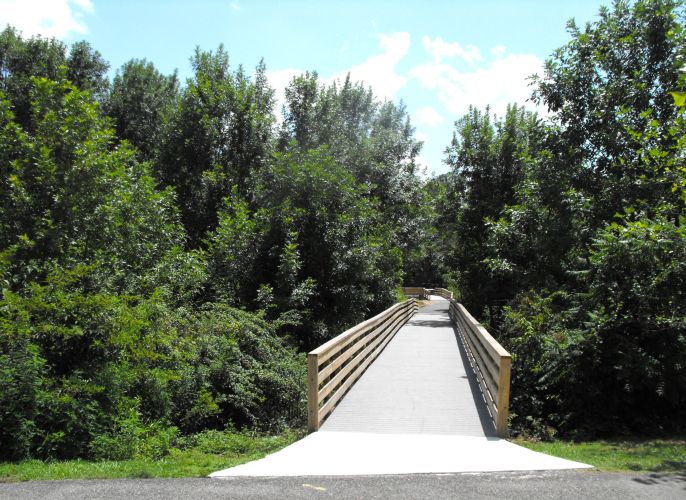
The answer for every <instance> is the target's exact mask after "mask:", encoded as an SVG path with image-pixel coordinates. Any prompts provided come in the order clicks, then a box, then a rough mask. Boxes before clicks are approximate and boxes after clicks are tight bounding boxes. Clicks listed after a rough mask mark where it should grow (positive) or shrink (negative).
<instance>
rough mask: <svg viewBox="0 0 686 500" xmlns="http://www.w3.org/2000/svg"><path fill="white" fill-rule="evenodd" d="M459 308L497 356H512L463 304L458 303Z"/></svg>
mask: <svg viewBox="0 0 686 500" xmlns="http://www.w3.org/2000/svg"><path fill="white" fill-rule="evenodd" d="M457 307H458V309H459V311H460V312H461V313H462V315H463V316H464V317H465V318H467V320H468V321H469V322H470V323H471V324H473V325H475V327H477V330H478V332H479V333H480V334H481V335H482V336H483V337H484V340H485V341H486V342H487V343H488V345H489V347H490V348H492V349H493V351H494V354H495V355H497V356H509V355H510V353H509V352H507V351H506V350H505V348H503V346H501V345H500V344H499V343H498V341H497V340H495V339H494V338H493V337H492V336H491V334H490V333H488V331H487V330H486V328H484V327H483V325H481V324H480V323H479V322H478V321H477V320H475V319H474V317H473V316H472V315H471V314H469V311H467V309H466V308H465V307H464V306H463V305H462V304H460V303H459V302H457Z"/></svg>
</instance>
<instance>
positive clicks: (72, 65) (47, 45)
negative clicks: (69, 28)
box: [0, 26, 109, 128]
mask: <svg viewBox="0 0 686 500" xmlns="http://www.w3.org/2000/svg"><path fill="white" fill-rule="evenodd" d="M108 68H109V65H108V64H107V62H105V61H104V60H103V59H102V56H101V55H100V53H99V52H97V51H94V50H92V49H91V47H90V45H88V43H86V42H77V43H75V44H74V45H73V46H72V47H71V50H70V51H69V54H68V55H67V46H66V45H65V44H64V43H62V42H60V41H59V40H56V39H54V38H52V39H48V38H42V37H40V36H35V37H32V38H29V39H27V40H25V39H23V38H22V37H21V34H20V33H18V32H17V30H15V29H14V28H12V27H9V26H8V27H7V28H5V29H4V30H3V31H2V32H1V33H0V91H2V92H3V93H4V94H5V96H6V97H7V98H8V99H9V100H10V102H12V106H13V109H12V111H13V113H14V115H15V119H16V120H17V122H18V123H19V124H20V125H21V126H22V127H25V128H26V127H28V126H29V124H30V121H31V112H30V108H31V101H30V96H31V88H32V87H33V83H32V78H34V77H44V78H48V79H51V80H58V79H60V78H68V79H70V80H71V81H72V82H73V83H74V84H75V85H76V86H77V87H78V88H79V89H80V90H87V91H89V92H91V93H92V95H93V97H95V98H98V99H102V98H103V97H104V94H105V92H106V90H107V86H108V81H107V78H106V77H105V74H106V72H107V70H108Z"/></svg>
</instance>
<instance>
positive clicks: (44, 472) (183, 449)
mask: <svg viewBox="0 0 686 500" xmlns="http://www.w3.org/2000/svg"><path fill="white" fill-rule="evenodd" d="M302 436H303V433H302V432H293V431H290V432H286V433H284V434H281V435H278V436H257V435H250V434H245V433H235V432H216V431H214V432H206V433H203V434H199V435H197V436H194V437H193V438H192V439H190V440H188V441H187V442H186V443H182V444H180V445H179V446H177V447H174V448H171V449H170V451H169V454H168V455H167V456H165V457H164V458H162V459H159V460H152V459H145V458H141V459H132V460H118V461H89V460H65V461H49V462H43V461H41V460H26V461H23V462H18V463H7V462H6V463H0V482H17V481H32V480H56V479H121V478H153V477H204V476H207V474H209V473H210V472H214V471H217V470H220V469H226V468H228V467H233V466H234V465H239V464H242V463H245V462H249V461H251V460H256V459H258V458H262V457H264V456H265V455H267V454H269V453H272V452H275V451H277V450H280V449H281V448H283V447H285V446H288V445H289V444H291V443H293V442H294V441H297V440H298V439H300V438H301V437H302Z"/></svg>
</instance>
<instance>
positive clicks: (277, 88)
mask: <svg viewBox="0 0 686 500" xmlns="http://www.w3.org/2000/svg"><path fill="white" fill-rule="evenodd" d="M304 73H305V72H304V71H303V70H301V69H297V68H284V69H275V70H271V71H267V80H268V81H269V85H270V86H271V87H272V88H273V89H274V97H275V99H276V108H275V111H276V117H277V120H279V121H281V118H282V117H281V107H282V106H283V105H284V104H285V103H286V92H285V91H286V87H288V84H289V83H291V80H292V79H293V77H296V76H299V75H302V74H304Z"/></svg>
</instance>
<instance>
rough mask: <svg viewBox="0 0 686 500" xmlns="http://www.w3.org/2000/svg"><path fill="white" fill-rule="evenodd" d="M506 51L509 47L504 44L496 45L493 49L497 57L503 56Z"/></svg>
mask: <svg viewBox="0 0 686 500" xmlns="http://www.w3.org/2000/svg"><path fill="white" fill-rule="evenodd" d="M506 52H507V47H505V46H504V45H496V46H495V47H493V48H492V49H491V55H492V56H493V57H495V58H496V59H500V58H501V57H503V56H504V55H505V53H506Z"/></svg>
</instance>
